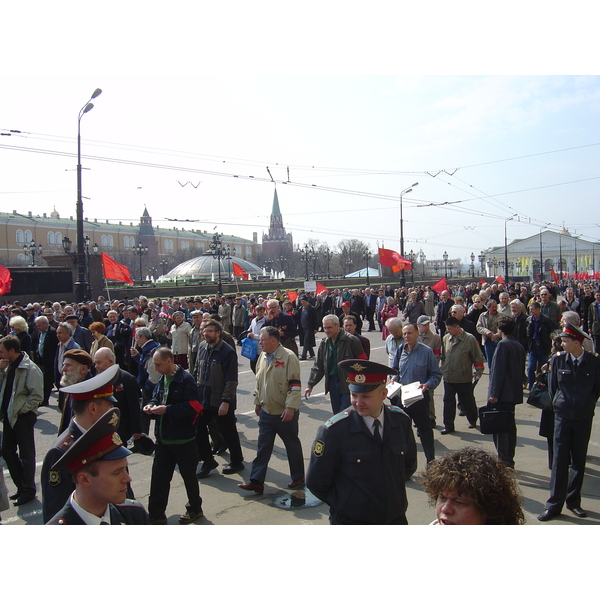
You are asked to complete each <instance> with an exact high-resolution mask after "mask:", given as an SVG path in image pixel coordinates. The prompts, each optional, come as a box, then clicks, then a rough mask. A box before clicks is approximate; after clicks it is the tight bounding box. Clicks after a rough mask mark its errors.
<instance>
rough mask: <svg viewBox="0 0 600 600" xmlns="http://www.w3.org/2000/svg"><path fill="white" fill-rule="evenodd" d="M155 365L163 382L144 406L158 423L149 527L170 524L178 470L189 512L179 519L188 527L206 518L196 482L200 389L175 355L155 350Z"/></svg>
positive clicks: (161, 349)
mask: <svg viewBox="0 0 600 600" xmlns="http://www.w3.org/2000/svg"><path fill="white" fill-rule="evenodd" d="M152 362H153V363H154V368H155V369H156V370H157V371H158V372H159V373H160V374H161V378H160V379H159V380H158V383H157V384H156V387H155V388H154V393H153V394H152V400H151V401H150V403H149V404H146V406H144V412H145V413H146V414H148V415H150V416H151V417H154V418H155V419H156V424H155V428H154V434H155V437H156V446H155V450H154V461H153V463H152V476H151V481H150V496H149V498H148V512H149V514H150V523H151V524H154V525H165V524H166V523H167V516H166V513H165V511H166V509H167V504H168V502H169V489H170V487H171V486H170V484H171V479H172V478H173V472H174V471H175V467H176V466H177V467H179V473H180V474H181V478H182V479H183V482H184V484H185V489H186V492H187V496H188V504H187V505H186V508H187V510H186V512H185V514H183V515H182V516H181V517H179V523H180V524H181V525H188V524H190V523H193V522H194V521H197V520H198V519H200V518H201V517H202V516H203V514H204V513H203V512H202V498H201V497H200V486H199V485H198V479H197V478H196V466H197V465H198V448H197V447H196V431H197V428H198V416H199V415H200V414H201V413H202V405H201V404H200V396H199V394H198V386H197V385H196V382H195V381H194V378H193V377H192V376H191V375H190V374H189V373H188V372H187V371H184V370H183V369H182V368H181V367H180V366H179V365H176V364H175V362H174V357H173V353H172V352H171V350H169V349H168V348H159V349H158V350H156V352H155V353H154V355H153V356H152Z"/></svg>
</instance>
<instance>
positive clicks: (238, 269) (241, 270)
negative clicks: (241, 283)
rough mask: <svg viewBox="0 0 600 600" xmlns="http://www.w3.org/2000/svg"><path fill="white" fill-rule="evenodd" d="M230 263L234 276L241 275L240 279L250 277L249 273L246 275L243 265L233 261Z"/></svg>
mask: <svg viewBox="0 0 600 600" xmlns="http://www.w3.org/2000/svg"><path fill="white" fill-rule="evenodd" d="M231 264H232V265H233V274H234V275H235V276H236V277H241V278H242V279H250V275H248V273H247V272H246V270H245V269H244V268H243V267H241V266H240V265H238V264H237V263H234V262H233V261H231Z"/></svg>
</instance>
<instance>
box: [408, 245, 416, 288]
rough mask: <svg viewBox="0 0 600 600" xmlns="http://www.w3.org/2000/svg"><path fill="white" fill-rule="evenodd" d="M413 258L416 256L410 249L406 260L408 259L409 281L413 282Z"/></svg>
mask: <svg viewBox="0 0 600 600" xmlns="http://www.w3.org/2000/svg"><path fill="white" fill-rule="evenodd" d="M415 258H416V256H415V253H414V252H413V251H412V250H411V251H410V252H409V253H408V260H410V281H411V283H414V282H415V265H414V262H415Z"/></svg>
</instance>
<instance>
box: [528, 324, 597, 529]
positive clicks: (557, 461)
mask: <svg viewBox="0 0 600 600" xmlns="http://www.w3.org/2000/svg"><path fill="white" fill-rule="evenodd" d="M560 336H561V338H562V344H563V348H564V350H565V351H564V352H559V353H557V354H556V355H555V356H554V358H553V359H552V360H551V362H550V376H549V378H548V391H549V392H550V397H551V398H552V408H553V410H554V456H553V459H552V475H551V476H550V498H549V499H548V500H547V502H546V510H545V511H544V512H543V513H542V514H541V515H539V516H538V519H539V520H540V521H549V520H550V519H553V518H555V517H556V516H558V515H559V514H560V513H561V511H562V508H563V505H564V504H565V503H566V505H567V508H568V509H569V510H570V511H571V512H572V513H573V514H574V515H575V516H577V517H581V518H583V517H586V516H587V515H586V513H585V511H584V510H582V508H581V488H582V486H583V475H584V471H585V463H586V454H587V448H588V443H589V440H590V434H591V431H592V421H593V419H594V408H595V406H596V402H597V400H598V397H599V396H600V358H599V357H598V355H597V354H592V353H591V352H586V351H585V350H584V349H583V345H582V344H583V340H584V339H585V338H589V336H588V334H586V333H584V332H583V331H582V330H581V329H580V328H579V327H576V326H575V325H572V324H571V323H566V324H565V327H564V329H563V332H562V333H561V334H560Z"/></svg>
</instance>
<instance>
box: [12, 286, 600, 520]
mask: <svg viewBox="0 0 600 600" xmlns="http://www.w3.org/2000/svg"><path fill="white" fill-rule="evenodd" d="M0 330H1V331H0V333H1V334H2V336H3V337H2V338H1V339H0V400H1V401H2V404H1V409H0V418H1V419H2V422H3V437H2V457H3V459H4V460H5V461H6V465H7V468H8V471H9V473H10V476H11V478H12V480H13V483H14V485H15V487H16V488H17V492H16V493H15V494H14V495H13V497H12V498H11V499H12V500H13V502H14V504H15V505H16V506H20V505H23V504H27V503H28V502H30V501H32V500H33V499H34V498H35V497H36V494H37V490H36V485H35V462H36V456H35V444H34V425H35V422H36V419H37V416H38V414H39V413H38V410H37V408H38V407H39V406H47V405H48V404H49V402H50V398H51V396H52V394H53V392H54V390H56V391H57V398H58V405H59V407H60V410H61V415H62V418H61V423H60V426H59V436H58V438H57V440H56V442H55V443H54V445H53V447H52V449H51V450H50V452H49V453H48V454H47V456H46V457H45V458H44V463H43V467H42V475H41V485H42V504H43V516H44V522H53V524H65V523H69V522H71V521H70V519H71V517H72V515H73V514H75V513H77V514H78V515H79V517H81V515H82V514H84V513H85V512H86V510H87V509H88V508H90V509H91V508H92V507H94V509H95V512H94V511H92V514H95V515H96V517H101V516H102V515H99V514H98V511H99V510H100V509H99V508H98V507H97V506H94V503H93V502H91V501H90V498H92V497H93V496H94V490H95V489H97V488H98V486H97V485H96V486H92V488H91V491H90V489H88V488H87V487H86V485H87V483H89V482H88V480H90V479H93V478H94V477H96V475H94V473H95V472H96V470H95V469H91V471H90V472H88V471H86V472H85V476H82V477H79V475H78V472H79V471H78V470H76V471H74V470H73V469H75V468H76V467H77V469H83V468H84V467H82V466H81V464H80V463H81V460H80V458H81V456H83V455H86V453H87V452H88V451H89V449H90V448H93V447H95V446H94V444H99V443H101V441H102V440H105V439H108V438H109V437H110V435H109V433H110V434H111V435H113V434H114V435H116V436H117V437H118V438H119V439H120V440H121V441H122V442H121V443H120V444H113V445H114V446H115V447H114V448H112V449H111V450H108V451H106V452H105V454H104V455H103V456H105V457H110V456H111V453H112V452H113V451H115V452H116V450H117V449H118V448H121V447H123V448H125V447H126V446H127V444H128V443H129V444H130V445H131V447H132V448H133V449H134V451H136V450H138V451H144V452H147V453H148V454H154V458H153V464H152V475H151V485H150V495H149V499H148V508H147V513H148V514H147V517H148V518H147V520H148V522H149V523H151V524H164V523H166V522H167V514H166V510H167V506H168V499H169V488H170V483H171V480H172V478H173V476H174V472H175V468H176V467H177V468H178V471H179V474H180V476H181V477H182V479H183V481H184V484H185V490H186V494H187V497H188V503H187V504H186V510H185V512H184V514H182V516H181V517H180V519H179V522H180V523H181V524H188V523H193V522H195V521H197V520H198V519H200V518H201V517H202V516H203V509H202V498H201V496H200V490H199V484H198V481H199V480H200V479H203V478H205V477H208V476H209V475H210V474H211V472H212V471H213V470H214V469H216V468H217V467H218V463H217V461H216V460H215V458H214V457H215V455H220V454H223V453H224V452H225V451H228V452H229V456H230V462H229V464H227V465H226V466H225V467H224V468H223V469H222V473H223V474H225V475H231V474H233V473H238V472H240V471H242V470H244V469H245V465H244V457H243V452H242V448H241V445H240V439H239V434H238V431H237V425H236V417H235V411H236V402H237V385H238V354H237V353H238V346H240V345H241V344H242V343H243V340H244V338H248V339H249V340H254V341H255V342H257V346H258V349H257V351H256V354H255V356H253V357H252V358H251V359H250V365H251V368H252V370H253V372H254V373H255V375H256V387H255V390H254V403H255V410H256V415H257V416H258V418H259V436H258V441H257V455H256V458H255V460H254V461H253V463H252V467H251V470H250V477H249V481H248V483H243V484H239V487H240V488H241V489H242V490H245V491H253V492H255V493H257V494H262V493H263V492H264V483H265V478H266V472H267V468H268V462H269V459H270V457H271V454H272V451H273V445H274V442H275V438H276V436H279V437H280V438H281V439H282V441H283V443H284V445H285V448H286V452H287V456H288V461H289V466H290V482H289V485H288V487H289V488H290V489H295V488H300V487H304V486H305V485H306V486H307V487H308V488H309V489H310V490H311V491H313V493H315V495H316V496H317V497H319V498H321V499H322V500H323V501H325V502H326V503H327V504H328V505H329V507H330V522H331V523H404V522H405V521H406V519H405V511H406V493H405V490H404V485H405V480H406V479H408V478H410V476H411V475H412V474H413V473H414V472H415V469H416V452H417V451H416V444H415V439H414V434H413V432H412V426H411V421H412V423H413V424H414V425H415V427H416V429H417V433H418V436H419V440H420V442H421V446H422V448H423V451H424V454H425V458H426V462H427V465H428V466H427V469H426V471H425V473H424V482H425V489H426V490H427V493H428V494H429V495H430V497H431V499H432V502H434V503H435V504H436V506H439V508H438V509H437V513H438V519H437V521H436V522H437V523H439V524H458V521H459V519H457V518H454V517H453V516H452V515H450V512H451V511H456V508H457V506H461V507H464V506H465V503H467V504H469V503H470V504H472V505H473V511H472V514H473V515H475V517H477V518H475V519H474V521H477V522H478V523H484V522H485V523H498V522H503V523H509V522H510V523H511V524H517V523H521V522H523V515H522V512H520V510H521V509H520V508H519V506H520V498H519V496H518V492H517V488H516V484H515V483H514V471H513V469H514V467H515V462H514V455H515V447H516V444H517V430H516V424H515V418H514V410H515V406H516V405H517V404H520V403H522V402H523V397H524V395H526V394H527V393H528V391H529V390H531V389H532V387H533V386H534V385H535V384H536V382H538V381H541V379H542V378H545V379H546V380H547V381H548V387H549V391H550V395H551V398H552V400H553V402H552V404H551V405H550V407H549V408H547V409H546V410H543V411H542V423H543V425H544V426H543V428H542V429H541V432H542V434H543V435H544V437H546V438H547V440H548V453H549V467H550V468H551V470H552V475H551V482H550V487H551V495H550V498H549V500H548V503H547V505H546V510H545V511H544V513H543V514H541V515H540V516H539V517H538V518H539V519H540V520H550V519H552V518H554V517H555V516H557V515H558V514H560V512H561V510H562V508H563V505H564V504H566V506H567V508H569V509H570V510H571V511H572V512H573V513H574V514H575V515H577V516H579V517H585V516H586V515H585V511H584V510H583V509H582V508H581V487H582V482H583V476H584V469H585V460H586V459H585V456H586V451H587V445H588V441H589V437H590V433H591V424H592V419H593V413H594V405H595V403H596V400H597V398H598V396H600V359H598V357H597V355H596V354H594V351H597V350H598V347H599V346H600V290H599V291H596V292H592V285H591V284H589V283H578V284H577V286H576V287H571V286H569V285H567V284H566V285H561V286H559V285H550V284H546V285H544V284H541V283H534V284H531V285H529V284H522V283H516V284H514V285H510V286H506V285H504V284H503V283H498V282H494V283H492V284H488V283H471V284H469V285H465V286H463V285H455V286H452V287H451V288H450V289H444V290H441V292H440V294H439V295H438V293H437V292H436V291H435V290H434V289H432V288H431V287H429V286H414V287H408V288H397V289H393V288H392V286H391V285H387V286H382V287H380V288H378V289H372V288H370V287H367V288H366V289H361V290H359V289H336V290H331V291H329V290H324V291H322V292H320V293H310V292H306V293H305V292H304V291H303V290H295V291H294V293H288V292H282V291H281V290H277V291H275V292H273V293H269V294H265V295H264V296H263V295H260V294H253V293H249V294H241V293H237V294H234V295H229V296H228V295H221V294H215V295H212V296H208V297H200V296H196V297H190V298H180V299H178V298H172V297H171V298H168V299H154V300H149V299H148V298H146V297H144V296H139V297H137V298H134V299H132V300H129V299H128V298H125V299H123V300H113V301H107V300H106V299H105V298H104V297H102V296H100V297H99V298H98V299H97V301H96V302H86V303H82V304H79V305H78V304H68V303H67V302H45V303H32V304H27V305H26V306H22V305H21V304H20V303H19V302H14V303H12V304H10V305H5V306H3V307H2V308H0ZM365 330H366V331H368V332H376V331H379V332H381V336H382V338H383V340H384V341H385V349H386V353H387V355H388V364H387V365H380V364H378V363H374V362H372V361H370V360H369V358H370V340H369V338H367V337H366V336H364V335H363V333H364V332H365ZM317 332H323V334H324V336H323V338H322V339H321V341H320V342H319V344H318V348H317V338H316V334H317ZM563 349H564V351H563ZM302 360H313V364H312V367H311V369H310V374H309V378H308V382H307V385H306V388H305V389H304V394H302V387H301V380H300V361H302ZM486 365H487V370H488V374H489V390H488V406H487V407H486V408H487V409H489V410H494V411H498V412H502V413H505V416H506V420H505V421H506V422H505V424H504V425H503V429H502V430H498V431H496V432H495V433H494V437H493V440H494V444H495V447H496V450H497V454H498V457H497V459H496V458H495V457H493V458H494V460H493V461H492V460H489V455H487V456H488V459H486V458H485V457H482V456H481V454H478V453H475V452H470V453H469V452H465V453H463V454H460V455H457V456H458V458H457V456H454V455H453V456H452V457H450V458H448V457H442V458H439V459H437V460H436V457H435V451H434V430H435V427H436V418H437V417H436V413H435V404H434V401H433V399H434V390H435V389H436V388H437V387H438V385H439V384H440V383H441V382H442V381H443V416H442V418H443V429H442V430H441V434H442V435H451V434H453V433H455V432H456V429H455V427H456V416H457V415H456V413H457V409H458V416H459V417H460V416H464V417H466V423H467V425H468V427H469V428H475V427H477V426H478V425H477V423H478V418H479V411H478V408H477V406H476V403H475V397H474V387H475V386H476V385H477V383H478V382H479V380H480V379H481V376H482V374H483V373H484V371H485V367H486ZM321 380H324V383H325V391H326V393H327V394H329V398H330V402H331V411H332V415H333V416H332V418H331V419H329V420H328V421H327V423H325V424H324V425H323V426H322V427H321V428H320V429H319V432H318V433H317V437H316V439H315V441H314V444H313V447H312V450H311V457H310V465H309V468H308V472H307V473H306V474H305V469H304V454H303V449H302V445H301V443H300V439H299V434H298V431H299V426H298V416H299V408H300V405H301V401H302V396H303V395H304V398H306V399H308V398H310V396H311V393H312V391H313V388H314V387H315V386H316V385H317V384H318V383H319V382H320V381H321ZM393 383H397V384H400V385H399V389H397V388H398V386H396V387H394V391H390V390H391V387H393V386H392V384H393ZM98 390H101V392H102V393H100V392H98ZM388 396H389V399H390V403H388V402H386V398H388ZM109 412H110V414H111V419H110V422H107V420H106V417H105V416H106V415H107V414H108V413H109ZM97 423H100V424H101V426H100V425H96V424H97ZM152 423H154V430H153V432H151V431H150V428H151V424H152ZM111 428H112V429H111ZM113 430H114V431H113ZM91 431H94V432H95V433H90V432H91ZM114 435H113V438H114ZM102 443H104V442H102ZM140 449H141V450H140ZM67 453H68V454H69V457H70V458H69V460H65V459H64V455H65V454H67ZM77 453H79V454H77ZM376 456H377V457H379V458H373V457H376ZM87 460H88V462H89V460H90V459H89V458H88V459H87ZM95 460H96V459H94V458H92V459H91V462H94V461H95ZM102 460H106V461H108V462H110V461H111V460H115V461H123V460H125V463H126V454H125V453H124V452H123V451H121V450H119V451H118V452H116V453H115V454H114V456H113V457H112V459H111V458H103V459H102ZM348 461H350V463H349V462H348ZM452 461H460V465H461V468H462V469H463V470H464V469H466V471H467V472H465V473H464V474H463V475H460V476H459V474H456V475H455V476H454V479H453V478H451V477H450V478H448V477H446V478H445V479H444V478H443V477H442V476H443V475H444V472H445V470H447V469H448V468H450V467H449V466H448V465H450V464H451V463H452ZM351 463H353V464H351ZM484 463H485V467H486V468H488V469H492V470H493V471H494V473H495V475H494V477H495V478H496V481H497V482H498V481H500V483H499V484H498V486H499V487H497V488H493V489H492V488H490V489H489V490H488V491H487V492H486V490H485V489H484V490H483V491H482V490H481V489H478V487H477V486H478V485H479V484H477V483H476V484H475V485H474V486H473V485H472V484H471V483H469V482H473V481H474V482H478V481H479V479H478V478H480V479H481V480H483V479H485V477H484V476H483V475H479V474H477V473H480V472H481V469H482V468H483V465H484ZM115 464H116V463H115ZM119 464H121V463H119ZM452 464H453V463H452ZM457 464H458V463H457ZM469 465H472V469H473V471H472V473H469V472H468V471H469V469H470V468H471V467H469ZM88 468H91V467H88ZM103 468H108V467H103ZM456 469H458V467H456ZM436 477H437V478H439V477H442V479H443V480H442V481H441V482H440V481H438V482H436ZM126 479H127V481H125V480H126ZM488 479H490V480H491V479H493V477H490V478H488ZM130 481H131V478H130V477H128V475H123V471H122V470H120V471H119V483H118V485H117V484H115V486H114V487H115V490H116V491H115V494H114V495H112V496H111V495H110V494H105V496H103V498H104V500H106V502H104V501H101V502H100V503H99V506H100V508H102V511H103V514H104V513H106V517H107V518H110V510H109V508H108V506H109V505H110V506H113V507H117V509H118V508H119V507H124V506H126V505H127V507H128V508H126V509H125V508H124V509H123V511H122V513H123V514H125V515H127V514H129V512H128V511H129V510H130V509H131V507H134V508H135V510H133V513H132V514H135V515H139V514H140V513H139V511H140V510H141V511H143V512H144V514H145V512H146V511H145V509H144V508H143V507H141V505H139V503H137V504H136V502H135V499H134V491H133V490H132V489H131V485H130ZM80 485H81V486H82V487H81V488H80ZM119 486H120V487H119ZM124 490H125V491H124ZM498 490H500V491H498ZM502 490H504V491H502ZM506 490H509V491H510V493H508V492H506ZM482 493H483V494H485V493H488V494H489V495H491V496H496V495H498V494H503V495H504V496H505V504H504V508H501V507H500V508H498V499H497V498H492V499H490V498H483V497H482V496H481V494H482ZM349 498H352V499H353V501H352V502H350V503H349V502H348V500H349ZM79 500H81V502H82V503H83V504H86V503H87V505H86V506H87V508H86V506H83V505H82V504H81V503H79ZM509 501H510V502H511V503H512V504H511V506H510V507H508V508H507V506H508V503H509ZM515 503H516V504H515ZM500 504H502V502H500ZM66 505H69V506H70V507H71V508H72V509H73V510H72V511H70V512H69V511H67V512H66V513H65V512H64V511H63V512H61V510H62V509H63V507H64V506H66ZM369 507H370V508H369ZM505 509H506V510H505ZM504 510H505V512H506V513H507V514H509V513H510V515H511V516H510V519H509V520H504V521H503V520H502V519H501V518H500V516H499V515H500V514H501V513H503V511H504ZM490 513H493V514H490ZM57 514H58V515H59V516H58V517H56V518H55V515H57ZM115 515H116V513H115ZM115 515H113V521H115V520H117V517H116V516H115ZM79 517H78V518H79ZM119 518H123V519H124V518H125V517H119ZM136 518H137V517H136ZM83 520H84V521H85V522H87V521H86V520H85V519H83ZM142 520H143V519H142ZM77 522H78V521H77ZM89 522H90V523H92V522H94V523H95V522H96V521H95V520H94V519H92V518H91V517H90V519H89ZM134 522H137V521H134ZM464 522H466V521H464Z"/></svg>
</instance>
